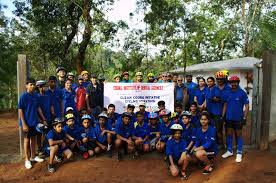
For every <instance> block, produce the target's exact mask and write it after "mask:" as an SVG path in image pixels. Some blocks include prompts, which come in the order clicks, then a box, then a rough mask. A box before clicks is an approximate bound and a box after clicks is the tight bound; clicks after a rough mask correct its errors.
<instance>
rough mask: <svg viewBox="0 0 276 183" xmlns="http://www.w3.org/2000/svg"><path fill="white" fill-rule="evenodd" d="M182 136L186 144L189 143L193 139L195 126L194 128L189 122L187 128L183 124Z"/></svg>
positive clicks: (194, 137)
mask: <svg viewBox="0 0 276 183" xmlns="http://www.w3.org/2000/svg"><path fill="white" fill-rule="evenodd" d="M182 138H183V139H184V140H185V141H186V142H187V145H189V144H190V142H191V141H195V139H196V128H194V127H193V125H192V124H190V126H189V127H188V128H186V126H185V125H184V127H183V132H182Z"/></svg>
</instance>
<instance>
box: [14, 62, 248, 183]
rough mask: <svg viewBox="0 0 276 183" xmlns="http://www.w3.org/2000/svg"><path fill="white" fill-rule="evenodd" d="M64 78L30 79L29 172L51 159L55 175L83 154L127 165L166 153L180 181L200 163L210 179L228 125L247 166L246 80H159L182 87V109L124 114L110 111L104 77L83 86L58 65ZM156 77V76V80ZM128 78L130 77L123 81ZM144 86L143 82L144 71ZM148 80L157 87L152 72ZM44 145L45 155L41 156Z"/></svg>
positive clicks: (23, 105)
mask: <svg viewBox="0 0 276 183" xmlns="http://www.w3.org/2000/svg"><path fill="white" fill-rule="evenodd" d="M56 71H57V77H56V76H50V77H49V78H48V81H47V82H46V81H43V80H38V81H35V80H34V79H32V78H29V79H27V82H26V92H25V93H24V94H22V96H21V97H20V100H19V103H18V109H19V115H20V116H19V117H20V126H21V127H22V129H23V133H24V153H25V167H26V168H27V169H30V168H32V166H33V163H32V162H43V161H44V159H43V158H42V156H41V155H44V156H45V155H46V156H49V164H48V171H49V172H54V171H55V167H56V166H55V163H54V162H62V161H63V159H65V158H66V159H69V160H70V159H72V157H73V155H75V154H80V155H82V157H83V158H84V159H87V158H89V157H93V156H94V155H95V154H100V153H107V155H108V156H110V157H111V156H112V155H114V152H115V153H116V156H117V158H118V160H122V159H123V157H124V155H125V154H131V155H132V157H133V158H138V157H139V156H141V155H142V154H144V153H148V152H151V151H155V150H156V151H158V152H160V153H164V155H165V160H166V162H167V163H168V166H169V170H170V172H171V174H172V175H173V176H178V175H180V176H181V177H182V178H183V179H187V177H188V175H187V167H188V165H189V162H190V161H191V160H192V159H197V160H199V162H200V165H201V166H202V168H203V174H209V173H210V172H212V170H213V159H214V158H215V156H216V155H217V153H218V151H219V149H221V148H223V147H224V138H223V137H224V136H223V129H224V128H223V127H224V125H225V129H226V147H227V149H226V152H225V153H224V154H223V155H222V157H223V158H228V157H230V156H233V148H232V143H233V136H235V139H236V143H237V154H236V162H241V161H242V146H243V139H242V127H243V125H244V124H245V122H246V118H247V113H248V110H249V101H248V97H247V94H246V93H245V92H244V91H243V90H242V89H241V87H239V82H240V79H239V77H238V76H231V77H229V73H228V72H227V71H225V70H224V71H218V72H216V73H215V77H208V78H207V83H206V81H205V78H204V77H203V76H198V77H197V78H196V79H197V83H194V82H192V75H191V74H187V75H186V76H185V77H186V82H185V83H184V81H183V80H184V78H183V77H182V76H177V75H174V76H173V77H172V80H171V81H170V80H168V79H167V78H168V73H163V74H162V79H160V80H159V81H158V82H174V86H175V89H174V94H175V110H174V111H169V110H168V109H166V105H165V101H159V102H158V103H157V105H158V109H159V110H158V111H152V112H148V111H146V104H145V103H139V104H138V105H139V110H138V111H134V109H135V106H134V105H132V104H128V105H127V110H126V111H125V112H124V113H122V114H118V113H116V106H115V105H114V104H109V105H108V106H107V108H105V107H104V106H103V89H104V87H103V86H104V78H100V79H99V81H98V80H97V76H96V75H91V78H89V73H88V72H87V71H83V72H82V73H81V75H80V76H78V78H77V80H76V81H75V78H74V75H73V74H72V73H67V74H66V70H65V69H64V68H63V67H58V68H57V70H56ZM150 77H151V79H150ZM121 78H123V79H122V80H121ZM136 79H137V82H142V81H143V75H142V73H141V72H138V73H136ZM148 79H149V81H148V82H150V81H152V82H156V78H155V77H154V75H153V74H152V73H149V74H148ZM114 80H116V82H131V81H130V80H129V74H128V73H127V72H124V73H123V74H122V75H117V76H116V77H114ZM36 146H37V147H38V152H36V151H35V149H36Z"/></svg>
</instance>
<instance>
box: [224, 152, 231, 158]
mask: <svg viewBox="0 0 276 183" xmlns="http://www.w3.org/2000/svg"><path fill="white" fill-rule="evenodd" d="M230 156H233V153H232V152H230V151H226V153H224V154H223V155H222V156H221V157H222V158H228V157H230Z"/></svg>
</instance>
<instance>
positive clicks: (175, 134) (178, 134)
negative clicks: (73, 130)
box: [173, 130, 181, 140]
mask: <svg viewBox="0 0 276 183" xmlns="http://www.w3.org/2000/svg"><path fill="white" fill-rule="evenodd" d="M180 137H181V131H180V130H177V131H176V132H174V134H173V138H174V139H176V140H179V139H180Z"/></svg>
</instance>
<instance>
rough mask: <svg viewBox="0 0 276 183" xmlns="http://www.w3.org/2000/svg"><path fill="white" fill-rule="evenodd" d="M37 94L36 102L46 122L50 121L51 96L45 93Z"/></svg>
mask: <svg viewBox="0 0 276 183" xmlns="http://www.w3.org/2000/svg"><path fill="white" fill-rule="evenodd" d="M37 96H38V103H39V106H40V108H41V110H42V112H43V115H44V117H45V118H46V120H47V121H48V122H51V106H52V101H51V96H50V95H47V94H43V95H41V94H40V93H37Z"/></svg>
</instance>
